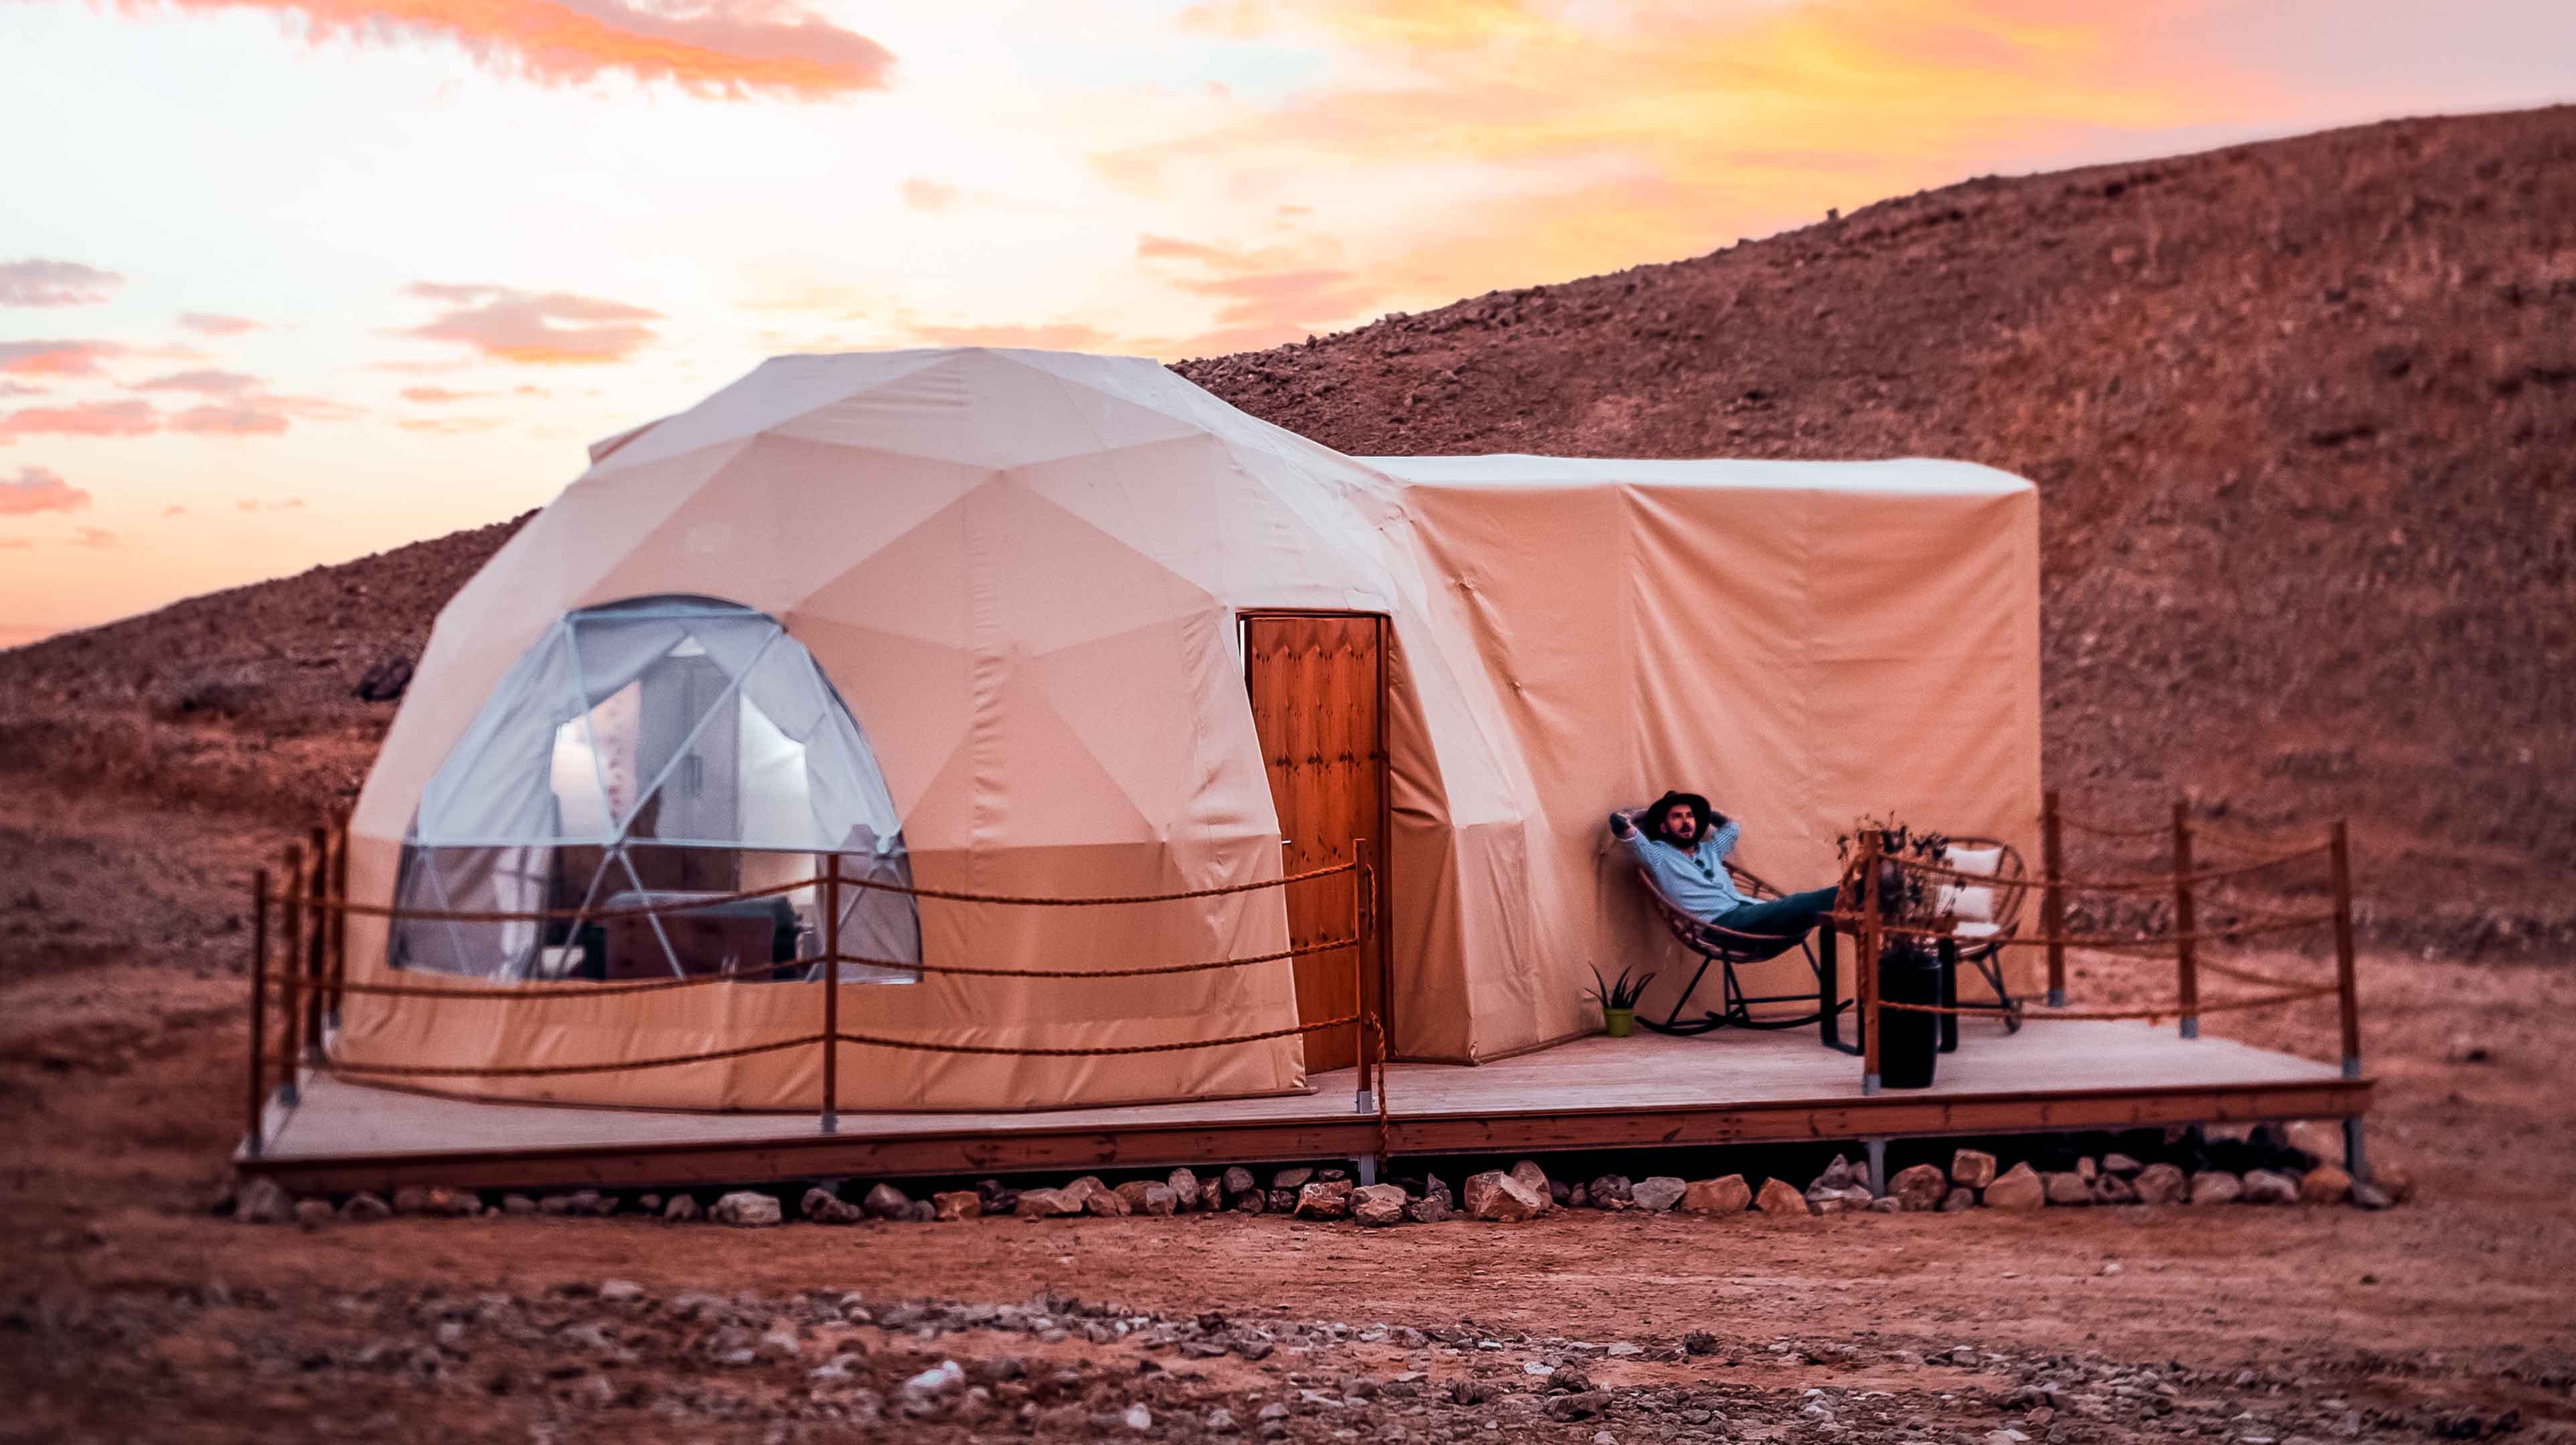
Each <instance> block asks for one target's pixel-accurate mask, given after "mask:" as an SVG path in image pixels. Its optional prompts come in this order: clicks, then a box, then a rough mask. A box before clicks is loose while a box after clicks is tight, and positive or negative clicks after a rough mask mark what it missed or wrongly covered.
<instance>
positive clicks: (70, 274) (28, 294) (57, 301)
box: [0, 259, 125, 306]
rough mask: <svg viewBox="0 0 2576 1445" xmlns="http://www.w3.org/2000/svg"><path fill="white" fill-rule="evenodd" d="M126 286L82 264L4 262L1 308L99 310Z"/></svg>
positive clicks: (0, 266) (107, 273) (121, 280)
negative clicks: (100, 305)
mask: <svg viewBox="0 0 2576 1445" xmlns="http://www.w3.org/2000/svg"><path fill="white" fill-rule="evenodd" d="M124 284H125V278H124V277H122V276H119V275H118V274H116V273H115V272H113V271H102V270H100V269H98V268H97V267H96V266H84V265H82V264H81V263H80V262H78V261H47V260H41V259H30V260H25V261H0V306H96V305H98V304H99V303H100V302H102V301H105V300H106V299H107V298H108V297H109V296H111V295H113V294H115V292H116V288H117V287H119V286H122V285H124Z"/></svg>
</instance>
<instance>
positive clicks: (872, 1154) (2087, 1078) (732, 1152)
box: [236, 1021, 2370, 1191]
mask: <svg viewBox="0 0 2576 1445" xmlns="http://www.w3.org/2000/svg"><path fill="white" fill-rule="evenodd" d="M1966 1033H1967V1037H1966V1038H1965V1039H1964V1040H1963V1042H1962V1044H1961V1046H1960V1050H1959V1052H1957V1053H1955V1054H1950V1055H1945V1056H1944V1057H1943V1058H1942V1059H1941V1062H1940V1070H1939V1080H1938V1082H1937V1083H1936V1084H1934V1086H1933V1087H1931V1088H1929V1089H1923V1090H1890V1091H1888V1092H1885V1093H1882V1094H1879V1095H1876V1096H1874V1097H1867V1098H1864V1097H1863V1096H1862V1095H1861V1092H1860V1065H1859V1061H1858V1060H1856V1059H1852V1058H1849V1057H1847V1056H1844V1055H1841V1054H1836V1053H1831V1052H1828V1051H1827V1050H1825V1049H1823V1048H1820V1047H1818V1045H1817V1044H1816V1041H1815V1036H1814V1035H1813V1034H1812V1033H1810V1032H1807V1031H1804V1030H1800V1031H1795V1032H1789V1033H1772V1034H1757V1033H1736V1034H1719V1035H1713V1036H1710V1037H1706V1038H1699V1039H1670V1038H1662V1037H1654V1036H1648V1037H1640V1038H1632V1039H1608V1038H1588V1039H1582V1040H1578V1041H1576V1042H1573V1043H1569V1044H1564V1045H1561V1046H1559V1047H1556V1048H1552V1049H1546V1050H1542V1051H1540V1052H1537V1053H1532V1054H1525V1055H1522V1056H1520V1057H1518V1058H1513V1059H1507V1060H1504V1061H1501V1062H1498V1063H1491V1064H1485V1065H1481V1066H1475V1067H1467V1066H1460V1065H1444V1064H1392V1065H1389V1066H1388V1068H1387V1070H1386V1094H1387V1100H1386V1102H1387V1112H1388V1122H1387V1128H1386V1139H1385V1142H1386V1143H1387V1144H1388V1145H1391V1152H1392V1153H1393V1154H1395V1155H1456V1154H1483V1153H1498V1152H1513V1153H1518V1152H1532V1153H1536V1152H1543V1151H1547V1150H1561V1149H1595V1148H1645V1147H1657V1146H1681V1145H1713V1144H1732V1143H1775V1142H1782V1141H1793V1140H1856V1139H1865V1138H1893V1137H1906V1136H1927V1135H1931V1136H1937V1135H1951V1134H1962V1135H1965V1134H1996V1133H2014V1132H2028V1131H2037V1130H2046V1131H2056V1130H2081V1129H2104V1128H2126V1127H2132V1126H2139V1125H2163V1124H2188V1123H2201V1122H2219V1121H2244V1120H2256V1119H2296V1118H2327V1117H2351V1116H2358V1115H2359V1114H2360V1113H2361V1112H2362V1111H2363V1110H2364V1109H2365V1108H2366V1107H2367V1105H2368V1102H2369V1097H2370V1081H2369V1080H2368V1079H2366V1078H2363V1079H2346V1078H2344V1077H2342V1075H2341V1071H2340V1070H2338V1069H2337V1068H2336V1067H2335V1066H2333V1065H2330V1064H2320V1063H2314V1062H2311V1061H2309V1060H2306V1059H2299V1058H2293V1057H2291V1056H2289V1055H2286V1054H2277V1053H2271V1052H2267V1051H2265V1050H2262V1049H2257V1048H2253V1047H2250V1046H2248V1045H2245V1044H2239V1043H2234V1042H2231V1041H2228V1040H2224V1039H2208V1038H2204V1039H2196V1040H2183V1039H2180V1038H2177V1037H2176V1036H2175V1034H2174V1031H2173V1030H2172V1029H2171V1028H2170V1027H2165V1028H2154V1027H2150V1026H2148V1025H2145V1024H2131V1023H2101V1022H2080V1021H2066V1022H2046V1023H2035V1024H2033V1025H2031V1026H2030V1027H2028V1028H2025V1029H2024V1030H2023V1031H2022V1032H2021V1033H2019V1034H2017V1035H2013V1036H2009V1037H2007V1036H2006V1035H2005V1034H2004V1033H2003V1031H2002V1029H2001V1027H2000V1026H1998V1025H1994V1024H1989V1023H1972V1024H1970V1025H1969V1026H1968V1028H1967V1030H1966ZM1353 1089H1354V1079H1353V1076H1352V1074H1351V1073H1350V1071H1348V1070H1341V1071H1337V1072H1334V1073H1327V1074H1322V1075H1319V1076H1317V1077H1316V1086H1315V1089H1314V1091H1313V1092H1311V1093H1306V1094H1299V1095H1293V1096H1288V1097H1280V1098H1267V1099H1237V1100H1220V1101H1210V1102H1191V1103H1178V1104H1150V1105H1140V1106H1131V1107H1122V1108H1084V1109H1061V1110H1048V1111H1040V1112H1031V1113H1009V1114H844V1115H843V1116H842V1117H841V1121H840V1129H839V1131H838V1132H837V1133H833V1134H825V1133H822V1132H821V1131H820V1129H819V1127H818V1125H817V1122H816V1120H815V1119H814V1117H813V1116H811V1115H782V1114H679V1113H646V1112H633V1111H624V1110H608V1109H589V1108H569V1107H552V1106H544V1105H520V1104H493V1103H474V1102H465V1101H460V1100H451V1099H443V1098H437V1097H432V1096H429V1095H423V1094H413V1093H404V1092H397V1091H392V1090H386V1089H377V1088H370V1087H366V1086H363V1085H358V1084H352V1083H349V1082H346V1081H343V1080H339V1079H335V1078H329V1077H319V1076H316V1077H308V1078H307V1080H306V1081H305V1084H304V1088H303V1102H302V1103H301V1104H300V1105H299V1106H297V1107H296V1108H294V1109H291V1110H289V1109H285V1108H282V1107H280V1106H277V1105H275V1104H272V1105H271V1106H270V1109H269V1127H268V1131H267V1140H266V1147H265V1148H264V1149H263V1150H262V1152H261V1153H260V1154H259V1155H258V1156H256V1157H252V1156H249V1155H247V1154H243V1155H240V1156H237V1158H236V1163H237V1164H238V1165H239V1166H240V1168H241V1169H242V1170H243V1171H244V1172H245V1173H256V1174H266V1175H269V1176H271V1177H274V1178H276V1179H277V1180H278V1181H279V1182H280V1183H283V1184H286V1185H288V1186H289V1187H290V1188H293V1189H298V1190H304V1191H326V1190H353V1189H362V1188H364V1189H385V1188H390V1187H393V1186H395V1185H398V1184H407V1183H421V1184H428V1183H437V1184H448V1185H454V1186H458V1187H467V1188H486V1189H490V1188H538V1187H556V1186H579V1185H602V1186H618V1187H629V1188H631V1187H639V1186H645V1185H658V1186H681V1185H690V1184H710V1183H724V1182H732V1181H751V1180H762V1179H798V1178H824V1177H887V1176H906V1175H945V1174H1007V1173H1013V1172H1020V1171H1046V1170H1056V1171H1063V1170H1074V1169H1094V1168H1102V1169H1107V1168H1144V1167H1164V1166H1169V1165H1175V1164H1189V1165H1193V1166H1205V1165H1207V1164H1210V1163H1254V1162H1262V1161H1271V1160H1299V1159H1354V1158H1358V1157H1361V1156H1363V1155H1370V1154H1375V1153H1378V1152H1379V1150H1380V1148H1381V1139H1380V1133H1379V1123H1378V1120H1377V1118H1376V1116H1375V1115H1374V1114H1363V1113H1360V1112H1358V1111H1357V1109H1356V1108H1355V1101H1354V1097H1353Z"/></svg>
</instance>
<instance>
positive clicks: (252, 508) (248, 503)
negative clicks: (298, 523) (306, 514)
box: [233, 497, 304, 512]
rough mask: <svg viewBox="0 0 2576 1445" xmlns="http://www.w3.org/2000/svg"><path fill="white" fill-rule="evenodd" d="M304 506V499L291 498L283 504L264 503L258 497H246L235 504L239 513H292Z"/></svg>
mask: <svg viewBox="0 0 2576 1445" xmlns="http://www.w3.org/2000/svg"><path fill="white" fill-rule="evenodd" d="M303 505H304V499H303V498H302V497H289V498H287V499H286V500H285V501H282V502H263V501H261V500H260V499H258V498H257V497H244V498H242V499H241V500H240V501H238V502H235V503H233V510H234V511H237V512H292V511H294V510H296V509H297V508H299V507H302V506H303Z"/></svg>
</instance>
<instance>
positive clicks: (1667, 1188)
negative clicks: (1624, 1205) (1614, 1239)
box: [1628, 1174, 1690, 1214]
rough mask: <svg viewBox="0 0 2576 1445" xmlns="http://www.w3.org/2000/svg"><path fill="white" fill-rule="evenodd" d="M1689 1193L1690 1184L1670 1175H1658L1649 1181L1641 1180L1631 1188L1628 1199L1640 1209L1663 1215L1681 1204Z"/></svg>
mask: <svg viewBox="0 0 2576 1445" xmlns="http://www.w3.org/2000/svg"><path fill="white" fill-rule="evenodd" d="M1689 1192H1690V1186H1689V1185H1688V1184H1685V1183H1683V1182H1682V1181H1681V1180H1679V1179H1675V1178H1674V1177H1673V1176H1671V1175H1669V1174H1658V1175H1655V1176H1654V1177H1652V1178H1649V1179H1640V1180H1638V1181H1637V1182H1636V1183H1635V1184H1634V1185H1632V1186H1630V1188H1629V1191H1628V1197H1629V1199H1630V1201H1631V1202H1633V1203H1634V1204H1635V1205H1636V1206H1637V1207H1638V1208H1639V1209H1645V1210H1651V1211H1653V1212H1654V1213H1656V1214H1661V1213H1664V1212H1665V1211H1666V1210H1669V1209H1671V1208H1672V1207H1673V1206H1674V1205H1676V1204H1679V1203H1681V1202H1682V1196H1683V1195H1684V1194H1687V1193H1689Z"/></svg>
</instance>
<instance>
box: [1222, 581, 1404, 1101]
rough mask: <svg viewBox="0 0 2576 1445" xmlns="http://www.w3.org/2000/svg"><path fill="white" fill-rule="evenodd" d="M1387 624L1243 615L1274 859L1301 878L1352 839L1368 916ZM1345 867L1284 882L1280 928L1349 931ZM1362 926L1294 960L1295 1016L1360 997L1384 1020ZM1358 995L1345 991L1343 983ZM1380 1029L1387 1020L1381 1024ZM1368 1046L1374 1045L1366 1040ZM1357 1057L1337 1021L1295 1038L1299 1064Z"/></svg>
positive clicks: (1354, 618)
mask: <svg viewBox="0 0 2576 1445" xmlns="http://www.w3.org/2000/svg"><path fill="white" fill-rule="evenodd" d="M1385 636H1386V619H1385V618H1383V617H1375V616H1367V615H1360V614H1353V613H1311V614H1310V613H1270V614H1248V615H1246V616H1245V617H1244V619H1243V667H1244V685H1245V687H1246V689H1247V690H1249V692H1250V693H1251V695H1252V723H1253V727H1254V729H1255V730H1256V731H1257V732H1258V733H1259V735H1260V738H1261V753H1262V757H1263V760H1264V761H1265V763H1266V764H1267V765H1268V767H1269V770H1270V797H1271V800H1272V801H1273V802H1274V803H1276V804H1277V805H1278V809H1279V835H1280V837H1281V838H1283V839H1284V840H1286V846H1285V847H1284V848H1283V849H1282V863H1283V865H1284V868H1285V871H1287V872H1289V873H1304V872H1308V871H1310V870H1312V869H1316V868H1327V867H1330V866H1332V865H1333V864H1336V863H1343V862H1347V861H1349V860H1350V858H1351V856H1352V854H1351V850H1352V846H1353V843H1354V841H1355V840H1364V848H1365V856H1366V861H1367V862H1368V864H1369V866H1370V868H1371V870H1372V871H1373V872H1374V874H1375V877H1376V883H1377V913H1378V916H1379V917H1380V918H1381V919H1382V918H1384V917H1385V916H1386V908H1385V901H1384V900H1385V888H1386V807H1387V791H1386V729H1385V726H1384V721H1385V719H1384V699H1385V694H1386V669H1385ZM1358 889H1359V879H1358V876H1357V875H1356V874H1341V875H1338V876H1335V877H1332V878H1319V879H1316V880H1315V881H1314V882H1312V883H1297V884H1291V885H1290V886H1289V887H1288V889H1287V894H1288V935H1289V941H1290V942H1291V943H1292V944H1296V945H1304V944H1308V943H1318V942H1323V941H1325V940H1328V939H1335V938H1344V937H1348V936H1349V935H1350V932H1351V919H1352V910H1353V907H1354V904H1355V903H1356V902H1357V901H1358V899H1359V891H1358ZM1382 932H1383V930H1382V929H1381V930H1372V931H1371V940H1370V943H1369V946H1368V947H1367V948H1365V949H1363V950H1360V952H1361V954H1362V956H1361V958H1360V960H1359V969H1358V977H1357V978H1356V979H1354V977H1353V971H1352V959H1351V954H1352V950H1349V949H1336V950H1334V951H1332V952H1329V953H1316V954H1309V955H1307V956H1305V957H1303V958H1300V959H1298V960H1296V962H1295V964H1294V967H1295V969H1296V971H1297V1017H1298V1021H1299V1022H1301V1023H1317V1022H1320V1021H1322V1020H1324V1019H1334V1018H1341V1017H1343V1016H1345V1015H1347V1014H1352V1013H1356V1012H1358V1011H1359V1000H1360V998H1361V997H1363V996H1365V997H1366V998H1367V999H1368V1000H1369V1008H1370V1011H1371V1012H1372V1013H1374V1014H1375V1015H1376V1016H1377V1017H1379V1018H1380V1019H1382V1020H1383V1019H1385V1017H1386V1000H1387V996H1388V995H1387V987H1386V973H1385V944H1384V941H1383V939H1382V938H1379V937H1377V936H1376V935H1377V934H1379V933H1382ZM1355 989H1356V990H1357V992H1355V991H1354V990H1355ZM1387 1026H1388V1029H1389V1031H1390V1033H1391V1032H1392V1030H1393V1024H1392V1022H1391V1021H1390V1022H1389V1023H1388V1025H1387ZM1371 1048H1372V1050H1374V1048H1375V1045H1374V1044H1372V1045H1371ZM1357 1062H1358V1055H1357V1050H1356V1042H1355V1039H1354V1036H1353V1033H1352V1031H1351V1030H1350V1029H1347V1028H1338V1029H1326V1030H1322V1031H1319V1032H1316V1033H1311V1034H1308V1035H1306V1067H1307V1069H1308V1070H1309V1071H1315V1070H1322V1069H1341V1068H1349V1067H1351V1066H1352V1065H1353V1064H1355V1063H1357Z"/></svg>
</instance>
